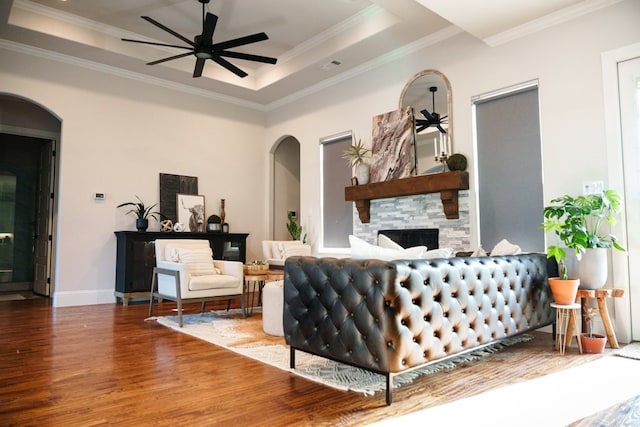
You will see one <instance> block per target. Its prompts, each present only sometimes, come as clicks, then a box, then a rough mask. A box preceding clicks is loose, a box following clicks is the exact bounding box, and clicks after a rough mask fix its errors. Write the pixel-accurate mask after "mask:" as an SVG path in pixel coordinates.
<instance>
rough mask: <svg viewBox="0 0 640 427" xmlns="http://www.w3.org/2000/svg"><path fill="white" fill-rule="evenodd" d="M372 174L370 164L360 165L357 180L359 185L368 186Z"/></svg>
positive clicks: (357, 167)
mask: <svg viewBox="0 0 640 427" xmlns="http://www.w3.org/2000/svg"><path fill="white" fill-rule="evenodd" d="M370 173H371V166H370V165H369V164H368V163H359V164H358V166H356V178H358V185H364V184H368V183H369V175H370Z"/></svg>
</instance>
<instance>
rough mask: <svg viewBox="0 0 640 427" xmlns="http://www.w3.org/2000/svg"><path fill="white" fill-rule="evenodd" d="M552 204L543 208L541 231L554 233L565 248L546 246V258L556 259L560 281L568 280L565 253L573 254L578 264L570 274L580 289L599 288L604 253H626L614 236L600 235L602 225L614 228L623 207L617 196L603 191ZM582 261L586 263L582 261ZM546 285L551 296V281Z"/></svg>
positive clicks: (603, 278)
mask: <svg viewBox="0 0 640 427" xmlns="http://www.w3.org/2000/svg"><path fill="white" fill-rule="evenodd" d="M551 203H552V204H551V205H549V206H546V207H545V208H544V218H545V220H544V222H543V223H542V228H543V229H544V231H545V232H553V233H555V234H556V236H557V237H558V238H559V240H560V241H561V242H562V243H563V244H564V248H563V247H560V246H555V245H552V246H549V247H548V248H547V256H548V257H549V258H551V257H554V258H555V259H556V261H557V262H558V267H559V269H560V278H561V279H567V267H568V265H567V261H568V255H569V254H567V252H566V250H569V251H572V252H574V253H575V257H573V258H575V259H576V260H577V261H576V262H575V263H573V264H578V263H579V264H578V265H575V266H574V268H572V270H574V271H575V272H576V274H575V278H576V279H579V280H580V283H579V285H580V286H581V287H582V288H585V289H598V288H601V287H602V286H604V283H605V282H606V279H607V253H606V250H607V249H609V248H612V247H613V248H615V249H617V250H619V251H624V250H625V249H624V247H622V245H621V244H620V243H619V241H618V239H617V238H616V237H615V236H614V235H613V234H606V235H605V234H603V233H601V231H600V227H601V225H603V223H604V222H606V223H607V224H608V225H609V226H613V225H615V224H616V219H615V216H614V215H615V214H617V213H618V212H619V211H620V209H621V206H622V203H621V198H620V195H619V194H618V192H617V191H615V190H604V191H602V192H600V193H598V194H589V195H584V196H577V197H573V196H569V195H565V196H562V197H558V198H555V199H553V200H551ZM585 257H586V258H588V260H583V261H581V259H583V258H585ZM573 258H572V261H573ZM549 284H550V285H551V286H552V292H553V287H554V285H553V284H552V280H551V279H549ZM565 286H566V284H565ZM576 292H577V289H576ZM554 297H555V294H554ZM574 299H575V295H574ZM556 302H557V303H558V304H560V302H558V301H556ZM572 302H573V301H571V302H570V303H572Z"/></svg>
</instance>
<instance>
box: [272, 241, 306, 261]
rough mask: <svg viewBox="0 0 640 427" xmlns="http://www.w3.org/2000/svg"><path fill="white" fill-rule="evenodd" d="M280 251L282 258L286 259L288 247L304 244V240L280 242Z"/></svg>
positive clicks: (278, 252)
mask: <svg viewBox="0 0 640 427" xmlns="http://www.w3.org/2000/svg"><path fill="white" fill-rule="evenodd" d="M277 245H278V251H277V252H276V253H277V254H279V255H280V258H282V259H284V258H286V257H287V253H286V252H287V248H291V247H296V246H302V242H301V241H300V240H291V241H288V242H278V243H277Z"/></svg>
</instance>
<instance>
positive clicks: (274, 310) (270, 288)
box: [262, 280, 284, 337]
mask: <svg viewBox="0 0 640 427" xmlns="http://www.w3.org/2000/svg"><path fill="white" fill-rule="evenodd" d="M283 302H284V281H283V280H275V281H272V282H267V283H266V284H265V285H264V288H262V329H263V330H264V333H265V334H268V335H274V336H276V337H283V336H284V329H283V327H282V310H283Z"/></svg>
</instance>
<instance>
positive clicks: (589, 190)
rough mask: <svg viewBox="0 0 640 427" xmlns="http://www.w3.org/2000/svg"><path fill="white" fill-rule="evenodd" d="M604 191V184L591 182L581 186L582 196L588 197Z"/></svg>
mask: <svg viewBox="0 0 640 427" xmlns="http://www.w3.org/2000/svg"><path fill="white" fill-rule="evenodd" d="M603 191H604V182H602V181H591V182H585V183H584V184H582V194H584V195H585V196H588V195H589V194H600V193H602V192H603Z"/></svg>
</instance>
